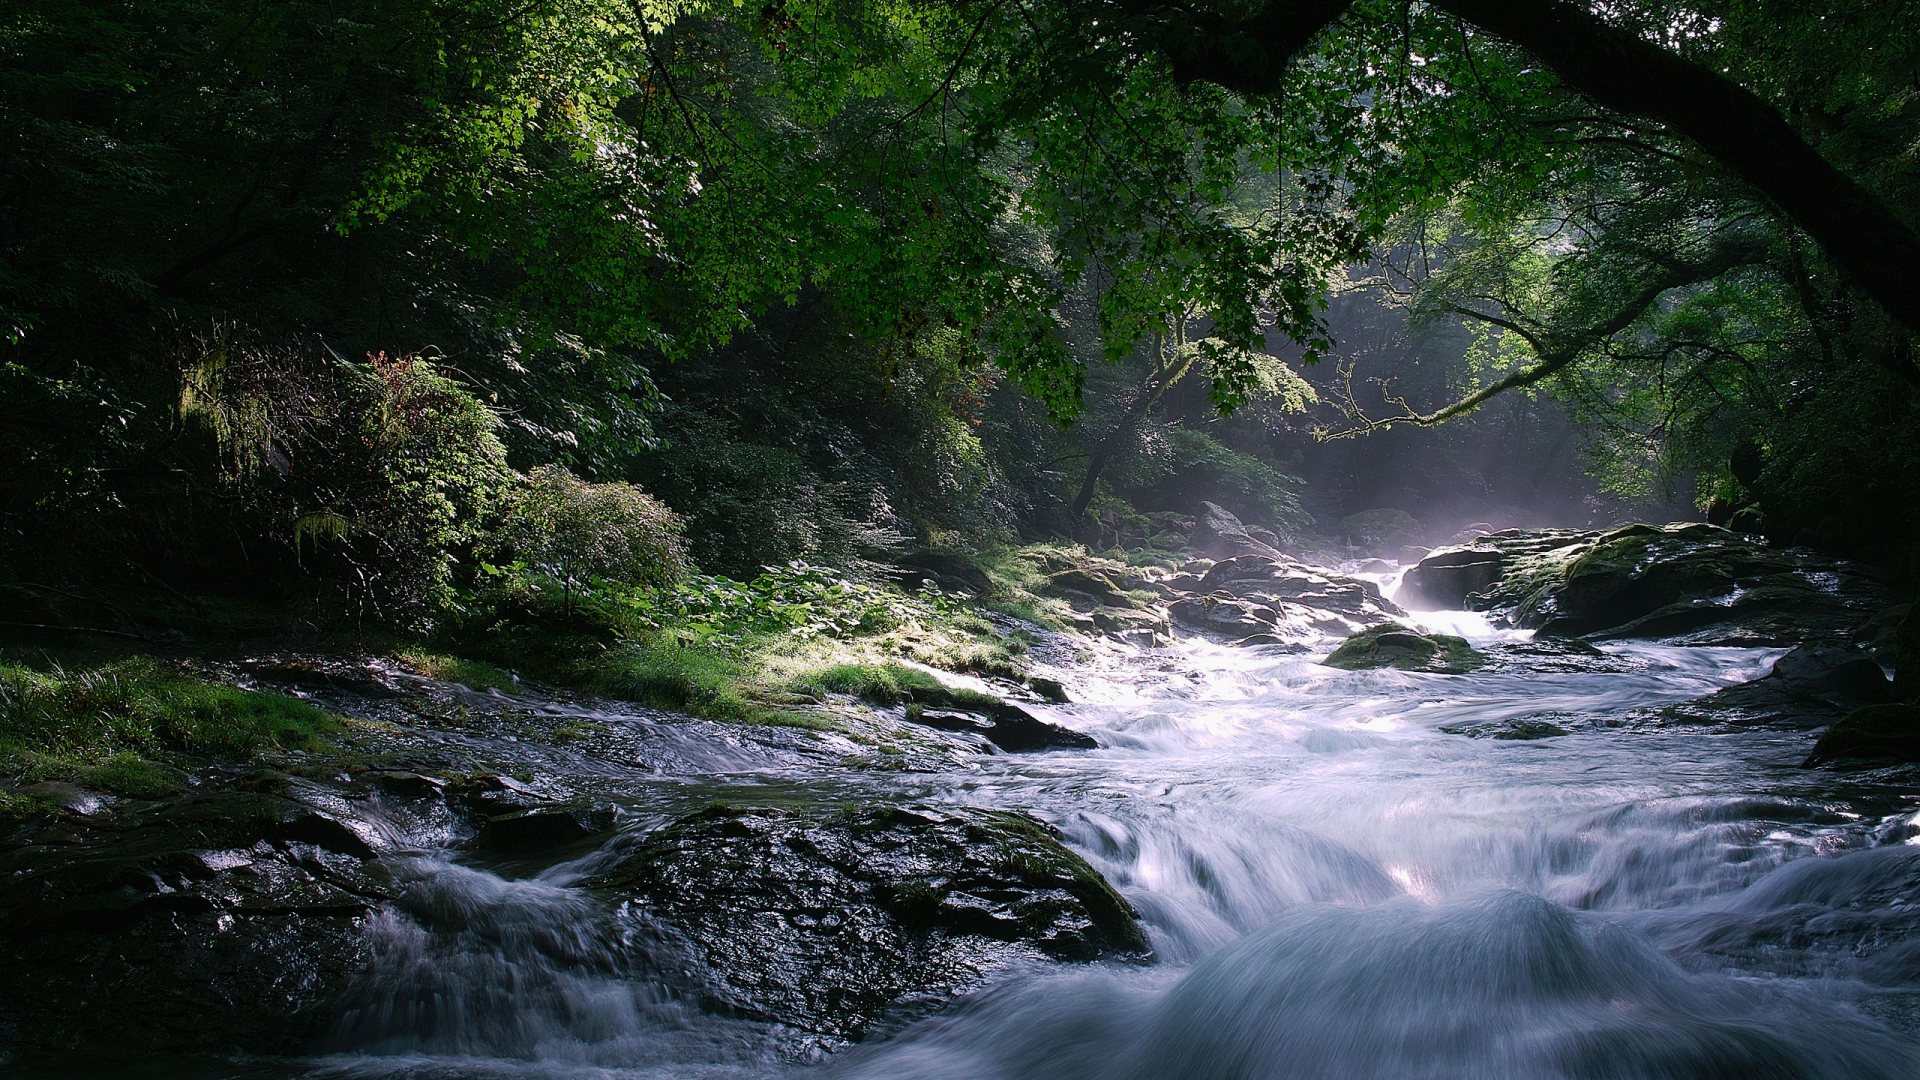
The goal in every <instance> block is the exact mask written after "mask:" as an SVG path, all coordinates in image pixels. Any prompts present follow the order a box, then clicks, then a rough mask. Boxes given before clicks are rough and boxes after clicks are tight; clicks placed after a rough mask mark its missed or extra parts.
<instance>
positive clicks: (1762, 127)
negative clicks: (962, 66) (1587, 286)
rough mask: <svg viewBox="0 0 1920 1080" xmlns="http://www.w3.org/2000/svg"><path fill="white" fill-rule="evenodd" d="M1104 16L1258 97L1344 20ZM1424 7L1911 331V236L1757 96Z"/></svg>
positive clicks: (1453, 8) (1281, 10)
mask: <svg viewBox="0 0 1920 1080" xmlns="http://www.w3.org/2000/svg"><path fill="white" fill-rule="evenodd" d="M1116 2H1117V6H1118V7H1120V8H1121V10H1122V11H1124V12H1126V13H1127V19H1128V21H1129V22H1130V23H1131V25H1132V26H1133V28H1134V30H1135V32H1136V33H1139V34H1140V35H1141V37H1142V39H1143V40H1145V41H1149V42H1152V47H1153V48H1155V49H1156V50H1158V51H1159V52H1160V53H1161V55H1163V56H1164V57H1165V58H1166V60H1167V62H1168V64H1169V65H1170V66H1171V68H1172V69H1173V74H1174V77H1175V78H1177V79H1180V80H1181V81H1206V82H1212V83H1216V84H1218V85H1220V86H1224V87H1226V88H1227V89H1230V90H1234V91H1237V92H1239V93H1242V94H1249V95H1261V96H1264V95H1270V94H1273V93H1275V92H1277V91H1278V89H1279V88H1280V85H1281V80H1282V78H1283V77H1284V76H1285V73H1286V69H1287V64H1288V63H1289V62H1290V61H1291V60H1292V58H1293V57H1294V55H1296V54H1297V53H1299V52H1301V51H1302V50H1304V49H1305V48H1306V47H1307V45H1308V44H1309V43H1310V42H1311V41H1312V40H1313V39H1314V38H1315V37H1316V36H1317V35H1318V34H1319V33H1320V32H1321V31H1323V30H1325V29H1326V28H1327V27H1328V26H1330V25H1332V24H1333V23H1334V22H1335V21H1336V20H1338V19H1339V18H1340V17H1341V16H1342V15H1343V14H1345V13H1346V11H1347V10H1348V9H1349V8H1350V7H1351V6H1352V4H1351V2H1350V0H1269V2H1268V3H1266V4H1265V5H1264V6H1262V7H1260V8H1259V9H1258V10H1256V11H1254V12H1253V13H1251V14H1249V15H1247V16H1245V17H1242V18H1232V17H1229V16H1226V15H1222V14H1220V13H1218V12H1215V11H1195V10H1193V9H1192V8H1190V7H1188V6H1187V5H1186V4H1183V3H1169V2H1164V0H1160V2H1156V0H1116ZM1432 3H1433V5H1434V6H1435V7H1436V8H1438V9H1440V10H1442V11H1446V12H1448V13H1450V14H1452V15H1454V16H1456V17H1458V18H1460V19H1461V20H1463V21H1465V22H1467V23H1468V24H1470V25H1472V26H1475V27H1478V28H1479V29H1480V30H1481V31H1483V32H1484V33H1486V34H1489V35H1491V36H1493V37H1496V38H1500V39H1502V40H1504V41H1507V42H1509V43H1511V44H1513V45H1517V46H1519V47H1520V48H1522V49H1524V50H1526V51H1527V52H1528V53H1530V54H1532V55H1533V56H1534V57H1535V58H1537V59H1538V60H1540V61H1541V62H1542V63H1544V64H1545V65H1546V66H1547V67H1549V68H1551V69H1552V70H1553V72H1554V73H1555V74H1556V75H1558V76H1559V77H1560V79H1561V80H1562V81H1563V82H1565V83H1566V84H1567V85H1568V86H1569V87H1571V88H1573V89H1574V90H1577V91H1579V92H1580V93H1581V94H1583V95H1585V96H1586V97H1587V98H1589V99H1591V100H1592V101H1594V102H1595V103H1597V104H1599V105H1602V106H1604V107H1606V108H1609V109H1613V110H1616V111H1618V112H1622V113H1627V114H1630V115H1634V116H1641V117H1645V118H1647V119H1651V120H1655V121H1658V122H1659V123H1661V124H1664V125H1665V126H1666V127H1668V128H1669V129H1670V130H1672V131H1673V132H1675V133H1676V134H1678V135H1681V136H1683V137H1684V138H1686V139H1688V140H1689V141H1691V142H1693V143H1694V144H1695V145H1697V146H1698V147H1700V149H1702V150H1703V151H1705V152H1706V153H1707V154H1708V155H1709V156H1711V157H1712V158H1713V159H1714V160H1716V161H1718V162H1719V163H1720V164H1721V165H1723V166H1725V167H1726V169H1727V170H1728V171H1729V172H1731V173H1733V174H1734V175H1735V176H1738V177H1739V178H1741V179H1742V180H1744V181H1746V182H1747V183H1749V184H1751V185H1753V186H1754V187H1755V188H1756V189H1758V190H1759V191H1760V192H1761V193H1762V194H1763V195H1765V196H1766V197H1767V199H1768V200H1770V201H1771V202H1772V203H1773V204H1774V205H1775V206H1776V207H1778V208H1779V209H1780V211H1781V212H1782V213H1783V214H1785V215H1786V217H1787V218H1788V219H1789V220H1791V221H1792V222H1793V223H1794V224H1795V225H1798V226H1799V227H1800V228H1802V229H1804V230H1806V233H1807V235H1808V236H1810V237H1812V238H1813V240H1814V242H1815V243H1817V244H1819V245H1820V248H1821V250H1822V251H1823V252H1825V253H1826V256H1827V258H1828V259H1829V260H1831V261H1832V263H1833V265H1834V266H1835V268H1837V269H1838V270H1839V271H1840V272H1841V274H1842V275H1843V276H1845V277H1846V278H1847V280H1848V281H1850V282H1851V283H1852V284H1853V285H1854V286H1855V287H1857V288H1858V289H1860V291H1862V292H1864V293H1866V294H1867V295H1868V296H1870V297H1872V298H1873V299H1874V300H1875V301H1877V302H1878V303H1879V304H1880V305H1881V306H1882V307H1883V308H1885V309H1886V311H1887V313H1888V314H1890V315H1891V316H1893V318H1894V319H1896V320H1898V321H1899V322H1901V323H1903V324H1905V325H1906V326H1907V327H1908V328H1909V329H1912V330H1916V331H1920V289H1916V288H1914V287H1913V283H1912V279H1911V268H1912V267H1914V266H1920V230H1916V229H1915V227H1914V226H1913V224H1911V223H1910V222H1908V221H1907V220H1906V219H1904V218H1903V217H1901V216H1900V214H1899V213H1897V212H1896V211H1895V210H1894V209H1893V208H1892V207H1891V206H1889V205H1888V204H1887V203H1886V202H1885V201H1884V200H1882V199H1881V198H1880V197H1879V196H1877V195H1875V194H1874V193H1873V192H1871V191H1869V190H1867V188H1866V187H1865V186H1863V185H1862V184H1860V183H1859V182H1858V181H1856V180H1854V179H1853V178H1852V177H1850V176H1848V175H1847V174H1845V173H1843V172H1841V171H1840V169H1838V168H1837V167H1835V166H1834V165H1833V164H1832V163H1831V162H1829V161H1827V159H1826V158H1824V157H1822V156H1821V155H1820V153H1819V151H1817V150H1815V149H1814V148H1813V147H1812V146H1811V145H1809V144H1808V143H1807V141H1806V140H1805V139H1803V138H1801V137H1800V135H1799V133H1798V132H1796V131H1795V130H1794V129H1793V127H1792V125H1790V124H1788V123H1787V121H1786V118H1785V117H1783V116H1782V115H1781V114H1780V111H1779V110H1778V109H1776V108H1774V107H1773V106H1772V105H1770V104H1768V103H1767V102H1766V101H1765V100H1763V99H1762V98H1760V97H1759V96H1758V95H1757V94H1755V93H1753V92H1752V91H1751V90H1748V89H1747V88H1746V87H1744V86H1741V85H1740V84H1739V83H1737V82H1735V81H1733V80H1732V79H1730V78H1728V77H1726V76H1725V75H1722V74H1721V73H1719V72H1717V71H1714V70H1713V69H1711V68H1709V67H1706V66H1704V65H1702V64H1699V63H1696V62H1694V61H1692V60H1689V59H1687V58H1686V57H1683V56H1680V55H1679V54H1677V53H1674V52H1672V51H1670V50H1668V49H1665V48H1662V47H1661V46H1659V45H1657V44H1655V43H1654V42H1651V41H1648V40H1646V39H1644V38H1642V37H1640V36H1638V35H1636V34H1634V33H1632V32H1631V31H1628V30H1624V29H1621V28H1619V27H1617V26H1614V25H1613V24H1611V23H1609V22H1607V21H1606V20H1604V19H1602V18H1600V17H1599V16H1597V15H1594V14H1593V13H1592V12H1591V11H1588V10H1587V9H1586V8H1585V7H1584V6H1582V5H1580V4H1576V3H1572V2H1569V0H1432ZM1150 35H1151V36H1150Z"/></svg>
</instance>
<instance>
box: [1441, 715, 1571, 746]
mask: <svg viewBox="0 0 1920 1080" xmlns="http://www.w3.org/2000/svg"><path fill="white" fill-rule="evenodd" d="M1440 730H1441V731H1444V732H1446V733H1447V734H1448V735H1465V736H1466V737H1467V738H1469V739H1494V740H1498V741H1510V742H1531V741H1533V740H1535V739H1557V738H1559V737H1560V736H1562V735H1571V734H1573V732H1571V731H1568V730H1567V729H1566V728H1563V727H1561V726H1560V725H1559V724H1556V723H1553V722H1552V721H1549V720H1541V719H1538V718H1522V719H1517V720H1496V721H1493V722H1491V723H1485V724H1448V725H1445V726H1443V727H1442V728H1441V729H1440Z"/></svg>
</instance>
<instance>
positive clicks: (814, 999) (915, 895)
mask: <svg viewBox="0 0 1920 1080" xmlns="http://www.w3.org/2000/svg"><path fill="white" fill-rule="evenodd" d="M587 885H588V887H589V888H591V889H593V890H595V891H597V892H600V893H603V894H606V895H607V896H609V897H610V898H612V899H613V900H615V901H616V902H619V903H622V904H624V905H625V906H624V907H623V908H622V911H624V912H626V913H627V914H628V917H630V918H631V919H632V920H633V921H634V922H635V923H636V924H637V927H638V929H640V930H641V931H642V932H643V933H645V934H646V935H648V936H649V937H651V938H653V939H655V940H657V941H658V942H659V943H660V944H661V945H662V947H664V948H665V950H666V951H668V952H669V953H675V954H678V955H680V956H681V957H683V958H684V960H685V965H686V966H685V969H684V970H685V971H686V972H687V977H688V978H689V979H690V981H691V982H692V983H693V985H692V986H690V987H688V989H689V990H690V991H692V992H694V993H696V994H697V995H698V996H699V997H700V998H701V999H702V1000H704V1001H705V1002H706V1003H707V1004H708V1005H709V1006H710V1007H715V1008H719V1009H722V1010H725V1011H730V1012H734V1013H737V1014H741V1015H747V1016H755V1017H764V1018H768V1019H777V1020H780V1021H782V1022H784V1023H787V1024H790V1025H793V1026H796V1027H800V1028H804V1029H808V1030H812V1031H816V1032H820V1033H822V1034H827V1035H833V1036H841V1037H858V1036H859V1035H860V1034H861V1033H862V1032H863V1031H865V1030H866V1029H867V1027H868V1025H870V1024H871V1023H872V1022H873V1021H874V1020H875V1019H876V1018H878V1017H879V1016H880V1015H882V1014H883V1013H884V1012H886V1011H887V1010H888V1009H890V1008H891V1007H893V1006H894V1005H895V1004H896V1003H898V1002H900V1001H902V999H905V998H908V997H911V996H915V995H924V994H928V993H931V992H939V991H948V990H952V989H955V988H958V987H961V986H965V985H969V984H971V983H973V982H975V981H976V980H978V979H980V978H981V977H983V976H984V975H986V974H987V973H988V972H990V971H991V970H993V969H994V968H996V967H998V966H999V965H1001V964H1003V963H1006V962H1008V961H1010V960H1014V959H1017V958H1018V957H1019V956H1021V955H1033V954H1044V955H1047V956H1052V957H1055V958H1059V959H1069V960H1092V959H1097V958H1099V957H1104V956H1136V955H1141V954H1143V953H1144V952H1145V951H1146V949H1147V941H1146V938H1145V936H1144V935H1143V934H1142V932H1141V930H1140V927H1139V925H1138V924H1137V923H1136V922H1135V917H1134V913H1133V910H1132V908H1131V907H1130V906H1129V905H1128V904H1127V902H1126V901H1125V900H1124V899H1123V898H1121V896H1120V895H1119V894H1118V893H1116V892H1115V891H1114V890H1113V888H1112V887H1111V886H1110V885H1108V884H1107V883H1106V881H1105V880H1104V879H1102V878H1101V877H1100V875H1099V874H1098V873H1097V872H1096V871H1095V870H1094V869H1093V868H1092V867H1091V866H1089V865H1087V863H1086V862H1085V860H1083V859H1081V858H1080V857H1079V856H1077V855H1075V854H1073V853H1072V852H1071V851H1069V850H1067V848H1066V847H1064V846H1063V845H1062V844H1061V843H1060V842H1059V841H1058V840H1057V839H1055V838H1054V837H1053V836H1052V835H1051V834H1050V833H1049V832H1048V831H1047V830H1046V829H1045V828H1044V827H1043V826H1041V825H1040V824H1039V823H1037V822H1035V821H1034V820H1033V819H1031V818H1028V817H1025V816H1024V815H1020V814H1012V813H1005V812H996V811H987V810H974V809H937V810H936V809H931V808H925V807H911V808H903V807H890V806H865V807H857V808H854V809H848V810H843V811H839V812H804V811H798V810H790V809H782V808H774V807H736V806H716V807H714V808H712V809H709V810H706V811H703V812H700V813H696V814H693V815H690V816H688V817H685V818H682V819H680V820H678V821H675V822H673V823H671V824H669V825H667V826H665V827H664V828H662V829H660V830H659V831H657V832H655V833H653V834H652V835H651V836H649V837H648V838H647V839H646V841H645V842H644V843H643V844H641V845H639V846H637V847H636V848H635V849H634V850H633V851H632V852H631V853H629V854H628V855H627V856H626V857H624V858H623V859H622V860H621V861H620V862H619V863H618V864H617V865H615V866H613V867H611V868H610V869H607V870H606V871H604V872H602V873H601V874H600V875H599V876H597V877H595V878H594V879H592V880H591V881H589V882H588V883H587Z"/></svg>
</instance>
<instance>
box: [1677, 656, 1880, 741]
mask: <svg viewBox="0 0 1920 1080" xmlns="http://www.w3.org/2000/svg"><path fill="white" fill-rule="evenodd" d="M1891 700H1893V692H1892V684H1891V683H1889V682H1888V680H1887V677H1886V675H1885V674H1884V673H1882V672H1881V670H1880V665H1879V664H1877V663H1875V662H1874V661H1873V660H1872V659H1870V658H1868V656H1867V655H1866V654H1864V653H1862V652H1860V651H1859V650H1856V649H1852V648H1848V647H1845V646H1841V645H1818V644H1816V645H1802V646H1800V647H1798V648H1796V649H1794V650H1793V651H1791V652H1789V653H1787V654H1786V655H1785V656H1782V657H1781V658H1780V659H1779V660H1776V661H1775V662H1774V665H1773V669H1772V670H1771V671H1769V672H1768V673H1767V674H1766V675H1765V676H1762V677H1761V678H1758V679H1754V680H1753V681H1751V682H1747V683H1742V684H1741V685H1739V686H1732V687H1728V688H1727V689H1725V690H1722V691H1720V692H1719V693H1716V694H1713V695H1711V696H1709V697H1707V698H1705V699H1703V700H1701V701H1699V702H1697V703H1696V704H1695V706H1693V707H1692V710H1690V711H1704V712H1707V713H1710V714H1711V713H1719V712H1730V713H1731V717H1730V718H1731V719H1733V720H1735V721H1736V722H1742V721H1745V722H1753V723H1764V724H1771V725H1778V726H1788V727H1803V728H1808V727H1819V726H1821V725H1823V724H1828V723H1831V722H1833V720H1834V719H1835V718H1836V717H1839V716H1841V715H1843V714H1845V713H1847V712H1850V711H1852V710H1854V709H1858V708H1861V707H1864V706H1867V705H1878V704H1884V703H1886V702H1889V701H1891Z"/></svg>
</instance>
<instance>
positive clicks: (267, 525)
mask: <svg viewBox="0 0 1920 1080" xmlns="http://www.w3.org/2000/svg"><path fill="white" fill-rule="evenodd" d="M180 348H181V350H182V359H183V374H182V382H181V393H180V412H181V414H182V416H183V417H185V418H187V419H189V420H192V421H194V422H195V424H196V425H197V426H198V427H199V428H200V429H202V430H203V431H204V432H206V434H208V435H209V436H211V442H212V444H213V447H214V449H215V452H216V457H215V460H216V461H217V463H218V464H217V465H216V466H214V467H216V468H218V470H219V471H220V472H221V473H222V474H223V476H224V479H225V484H224V485H223V492H224V498H225V503H226V508H227V512H228V513H230V514H232V515H233V517H234V518H235V522H234V531H235V532H236V533H237V534H238V535H240V536H242V537H244V538H245V539H246V541H247V542H248V543H249V544H256V545H261V546H263V547H264V548H265V549H266V550H273V547H274V545H275V544H278V545H280V548H279V550H280V552H281V553H282V558H283V561H281V562H279V563H278V564H277V565H278V568H279V569H280V570H281V572H283V573H286V574H287V575H288V576H289V577H293V576H296V575H304V576H307V577H317V578H319V579H320V580H321V581H322V582H324V583H326V584H327V585H328V586H330V587H332V588H335V589H337V590H339V591H340V592H343V593H344V594H345V595H346V596H347V597H348V598H349V599H350V600H351V601H352V602H353V603H354V604H355V605H356V606H358V607H360V608H362V609H363V610H368V609H370V611H371V613H372V614H374V615H375V616H377V617H379V618H381V619H384V620H386V621H391V622H396V623H401V624H420V623H425V622H429V621H431V620H432V619H433V618H434V617H435V616H436V615H437V614H438V613H439V612H441V611H443V610H444V609H445V608H446V607H447V605H448V604H449V603H450V602H451V601H452V599H453V595H454V593H453V585H454V581H455V577H456V570H457V568H458V566H459V564H460V562H461V560H463V559H464V558H466V557H467V555H468V553H469V552H470V551H471V549H472V547H473V545H474V544H475V543H476V541H478V540H479V539H480V538H481V536H482V534H483V532H484V530H485V529H486V527H487V526H488V525H490V524H491V522H492V521H493V519H494V518H495V517H496V516H497V515H498V513H499V511H500V509H501V506H502V502H503V500H504V498H505V497H506V495H507V493H508V491H509V490H510V485H511V483H512V481H513V479H514V473H513V470H512V469H510V468H508V466H507V459H506V448H505V447H504V446H503V445H502V443H501V441H500V420H499V418H498V417H497V416H495V415H494V413H493V410H491V409H489V408H488V407H487V406H486V405H485V404H484V403H483V402H481V401H480V399H479V398H477V397H475V396H474V394H473V393H472V392H471V391H469V390H468V389H467V388H466V387H464V386H462V385H461V384H459V383H457V382H455V381H454V380H453V379H451V378H449V377H447V376H445V375H442V374H440V373H439V372H437V371H435V370H434V368H433V367H432V365H430V364H428V363H427V362H426V361H425V360H423V359H421V358H419V357H415V356H402V357H397V358H389V357H388V356H387V355H386V354H385V353H376V354H372V355H370V356H368V357H367V359H366V361H365V362H364V363H346V362H342V361H339V360H336V359H333V358H330V357H316V356H314V355H312V354H310V353H306V352H302V351H301V350H299V349H298V348H295V347H291V346H288V347H271V346H268V345H262V344H259V343H257V342H255V341H252V340H251V339H249V338H248V337H247V335H246V334H245V332H244V331H243V330H241V329H240V328H237V327H232V326H226V325H216V326H215V327H214V328H213V330H212V331H210V332H207V333H203V334H199V335H195V336H192V337H190V338H189V339H188V340H187V341H186V342H185V343H184V344H182V345H181V346H180ZM253 561H254V560H252V559H249V562H250V563H251V562H253Z"/></svg>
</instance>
